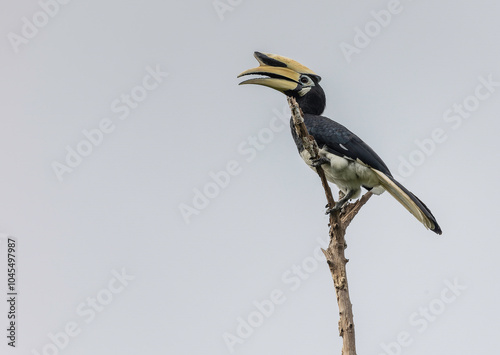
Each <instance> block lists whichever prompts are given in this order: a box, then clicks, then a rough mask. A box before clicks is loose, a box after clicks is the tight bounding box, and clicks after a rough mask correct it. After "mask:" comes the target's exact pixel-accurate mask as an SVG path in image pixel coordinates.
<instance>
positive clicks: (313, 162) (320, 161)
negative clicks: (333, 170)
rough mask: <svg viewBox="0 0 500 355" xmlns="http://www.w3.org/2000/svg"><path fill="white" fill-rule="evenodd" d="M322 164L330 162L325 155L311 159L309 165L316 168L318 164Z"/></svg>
mask: <svg viewBox="0 0 500 355" xmlns="http://www.w3.org/2000/svg"><path fill="white" fill-rule="evenodd" d="M323 164H330V159H328V158H325V157H320V158H317V159H311V165H312V166H313V167H315V168H317V167H318V166H321V165H323Z"/></svg>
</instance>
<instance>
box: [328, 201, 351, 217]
mask: <svg viewBox="0 0 500 355" xmlns="http://www.w3.org/2000/svg"><path fill="white" fill-rule="evenodd" d="M345 203H346V201H339V202H337V203H335V206H333V208H330V207H329V206H328V205H326V213H325V214H326V215H328V214H332V213H333V212H335V211H341V210H342V209H343V208H344V205H345Z"/></svg>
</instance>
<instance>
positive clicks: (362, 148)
mask: <svg viewBox="0 0 500 355" xmlns="http://www.w3.org/2000/svg"><path fill="white" fill-rule="evenodd" d="M304 123H305V125H306V127H307V130H308V131H309V134H310V135H312V136H313V137H314V139H315V140H316V142H317V143H318V146H319V147H320V148H325V149H326V150H327V151H328V152H330V153H332V154H335V155H338V156H340V157H346V158H350V159H352V160H357V159H359V160H360V161H361V162H363V163H364V164H366V165H368V166H370V167H372V168H374V169H377V170H379V171H381V172H383V173H384V174H386V175H388V176H392V174H391V172H390V171H389V168H388V167H387V165H385V163H384V162H383V161H382V159H381V158H380V157H379V156H378V154H377V153H375V152H374V151H373V149H372V148H370V146H369V145H368V144H366V143H365V142H363V141H362V140H361V138H359V137H358V136H357V135H355V134H354V133H352V132H351V131H349V130H348V129H347V128H345V127H344V126H342V125H341V124H340V123H337V122H335V121H333V120H331V119H329V118H327V117H323V116H316V115H310V114H305V115H304ZM292 133H293V135H294V138H295V140H296V143H297V137H296V134H295V130H294V129H293V128H292ZM301 145H302V144H301Z"/></svg>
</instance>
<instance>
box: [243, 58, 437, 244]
mask: <svg viewBox="0 0 500 355" xmlns="http://www.w3.org/2000/svg"><path fill="white" fill-rule="evenodd" d="M254 56H255V58H256V59H257V61H258V62H259V64H260V66H259V67H257V68H253V69H249V70H246V71H244V72H243V73H241V74H240V75H238V77H241V76H245V75H252V74H256V75H259V76H260V77H257V78H253V79H249V80H246V81H243V82H241V83H240V85H241V84H257V85H264V86H268V87H270V88H273V89H275V90H278V91H281V92H282V93H284V94H285V95H287V96H291V97H294V98H295V99H296V100H297V103H298V104H299V106H300V108H301V109H302V112H303V113H304V123H305V125H306V127H307V130H308V131H309V134H310V135H312V136H313V137H314V139H315V140H316V142H317V143H318V146H319V148H320V157H321V158H320V159H317V160H315V161H312V160H311V159H310V155H309V153H308V152H307V150H305V149H304V147H303V146H302V142H301V140H300V139H299V138H298V137H297V133H296V132H295V129H294V127H293V122H292V121H290V123H291V127H292V135H293V138H294V140H295V144H296V145H297V148H298V150H299V154H300V156H301V157H302V159H304V161H305V162H306V163H307V164H308V165H309V166H310V167H316V166H319V165H321V167H322V168H323V170H324V172H325V176H326V178H327V180H328V181H330V182H333V183H334V184H335V185H337V187H338V188H339V189H340V190H341V191H342V192H343V194H344V197H343V198H342V199H341V200H340V201H338V202H337V203H336V205H335V207H334V209H341V208H342V206H343V205H344V204H345V203H346V202H348V201H349V200H350V199H354V198H357V197H359V196H360V194H361V187H364V188H365V189H367V190H370V191H371V192H373V193H374V194H377V195H379V194H381V193H382V192H384V191H386V190H387V191H388V192H389V193H390V194H391V195H392V196H393V197H394V198H395V199H396V200H397V201H398V202H399V203H401V204H402V205H403V206H404V207H405V208H406V209H407V210H408V211H409V212H410V213H411V214H412V215H414V216H415V217H416V218H417V219H418V220H419V221H420V222H421V223H422V224H423V225H424V226H425V227H426V228H428V229H430V230H432V231H433V232H435V233H437V234H441V228H440V227H439V225H438V223H437V221H436V218H434V216H433V215H432V213H431V211H430V210H429V208H427V206H426V205H425V204H424V203H423V202H422V201H420V200H419V199H418V197H416V196H415V195H414V194H413V193H411V192H410V191H409V190H408V189H406V188H405V187H404V186H403V185H401V184H400V183H399V182H397V181H396V180H395V179H394V177H393V176H392V174H391V172H390V171H389V168H387V165H385V163H384V162H383V161H382V159H381V158H380V157H379V156H378V155H377V153H375V152H374V151H373V149H372V148H370V147H369V146H368V145H367V144H366V143H365V142H363V141H362V140H361V139H360V138H359V137H358V136H356V135H355V134H354V133H352V132H351V131H349V130H348V129H347V128H345V127H344V126H342V125H341V124H340V123H337V122H335V121H333V120H331V119H329V118H327V117H324V116H321V114H322V113H323V111H324V109H325V105H326V97H325V92H324V91H323V89H322V88H321V86H320V85H319V82H320V81H321V77H320V76H319V75H317V74H315V73H314V72H313V71H312V70H311V69H309V68H307V67H305V66H304V65H302V64H300V63H298V62H296V61H294V60H292V59H289V58H286V57H283V56H279V55H276V54H267V53H260V52H255V54H254Z"/></svg>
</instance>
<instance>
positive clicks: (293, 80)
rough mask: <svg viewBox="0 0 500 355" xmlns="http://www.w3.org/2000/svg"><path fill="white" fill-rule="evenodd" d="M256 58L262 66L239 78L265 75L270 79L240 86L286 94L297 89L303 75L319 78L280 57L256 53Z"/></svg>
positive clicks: (304, 67) (253, 81) (288, 59)
mask: <svg viewBox="0 0 500 355" xmlns="http://www.w3.org/2000/svg"><path fill="white" fill-rule="evenodd" d="M254 57H255V59H257V61H258V62H259V63H260V66H258V67H257V68H253V69H248V70H245V71H244V72H243V73H241V74H240V75H238V78H239V77H242V76H245V75H251V74H256V75H265V76H268V78H254V79H249V80H245V81H243V82H241V83H240V85H242V84H257V85H264V86H268V87H270V88H273V89H275V90H278V91H281V92H285V91H288V90H294V89H295V88H297V85H299V78H300V76H301V74H309V75H314V76H318V75H317V74H316V73H314V72H313V71H312V70H311V69H309V68H307V67H306V66H304V65H302V64H300V63H299V62H296V61H295V60H293V59H290V58H286V57H283V56H280V55H276V54H269V53H260V52H255V53H254Z"/></svg>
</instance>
